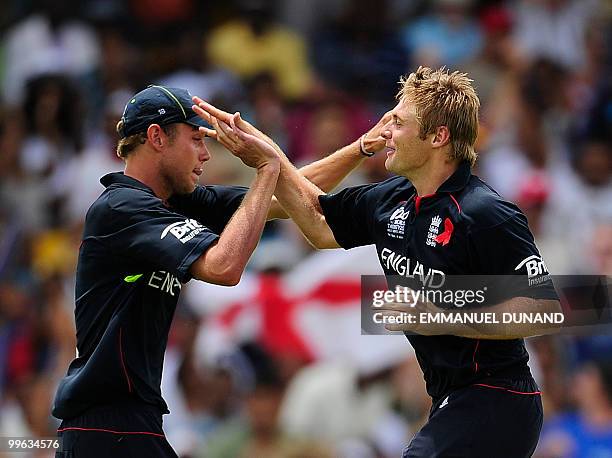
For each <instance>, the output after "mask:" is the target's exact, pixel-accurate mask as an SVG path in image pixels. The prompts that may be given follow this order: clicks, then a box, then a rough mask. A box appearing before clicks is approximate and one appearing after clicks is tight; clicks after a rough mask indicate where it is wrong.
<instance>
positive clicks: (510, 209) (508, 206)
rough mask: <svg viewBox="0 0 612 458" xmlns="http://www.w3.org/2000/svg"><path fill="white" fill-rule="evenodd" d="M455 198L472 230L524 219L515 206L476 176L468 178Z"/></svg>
mask: <svg viewBox="0 0 612 458" xmlns="http://www.w3.org/2000/svg"><path fill="white" fill-rule="evenodd" d="M457 197H458V202H459V205H460V206H461V212H462V214H463V216H464V218H466V219H467V220H468V221H469V223H470V225H471V226H472V229H473V230H480V229H486V228H490V227H494V226H497V225H499V224H503V223H505V222H508V221H512V220H514V219H517V218H518V219H523V218H524V215H523V213H522V212H521V210H520V209H519V208H518V207H517V206H516V204H514V203H513V202H510V201H509V200H506V199H504V198H503V197H502V196H500V195H499V193H498V192H497V191H495V189H493V188H492V187H491V186H489V185H488V184H487V183H486V182H485V181H483V180H482V179H480V178H479V177H477V176H476V175H472V176H471V177H470V180H469V182H468V184H467V186H466V187H465V188H464V189H463V190H462V192H461V193H460V194H459V195H458V196H457Z"/></svg>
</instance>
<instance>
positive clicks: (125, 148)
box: [116, 120, 176, 159]
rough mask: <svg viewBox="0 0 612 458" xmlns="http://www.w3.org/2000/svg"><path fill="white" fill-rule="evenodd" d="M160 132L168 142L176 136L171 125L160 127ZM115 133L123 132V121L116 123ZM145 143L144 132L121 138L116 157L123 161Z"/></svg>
mask: <svg viewBox="0 0 612 458" xmlns="http://www.w3.org/2000/svg"><path fill="white" fill-rule="evenodd" d="M160 127H161V128H162V130H163V131H164V132H165V133H166V135H168V136H169V137H170V141H171V142H172V141H173V140H174V137H175V135H176V129H175V126H174V125H173V124H169V125H167V126H160ZM116 129H117V133H120V132H121V131H122V130H123V121H122V120H120V121H119V122H118V123H117V127H116ZM146 141H147V133H146V132H138V133H137V134H133V135H130V136H128V137H125V138H121V139H120V140H119V142H118V143H117V156H119V157H120V158H121V159H125V158H126V157H128V154H130V153H131V152H132V151H134V150H135V149H136V148H138V147H139V146H140V145H144V143H145V142H146Z"/></svg>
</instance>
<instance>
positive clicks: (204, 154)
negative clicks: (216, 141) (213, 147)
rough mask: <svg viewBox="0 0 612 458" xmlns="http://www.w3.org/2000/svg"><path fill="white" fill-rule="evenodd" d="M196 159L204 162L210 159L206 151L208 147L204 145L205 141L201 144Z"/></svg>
mask: <svg viewBox="0 0 612 458" xmlns="http://www.w3.org/2000/svg"><path fill="white" fill-rule="evenodd" d="M198 159H199V160H200V162H206V161H207V160H209V159H210V152H209V151H208V148H207V147H206V143H204V144H203V146H202V149H201V150H200V154H199V156H198Z"/></svg>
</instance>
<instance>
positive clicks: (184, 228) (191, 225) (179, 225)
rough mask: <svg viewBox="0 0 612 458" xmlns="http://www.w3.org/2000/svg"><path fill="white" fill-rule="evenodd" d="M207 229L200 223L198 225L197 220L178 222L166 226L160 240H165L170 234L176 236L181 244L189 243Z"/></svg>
mask: <svg viewBox="0 0 612 458" xmlns="http://www.w3.org/2000/svg"><path fill="white" fill-rule="evenodd" d="M204 229H205V227H204V226H202V225H201V224H200V223H198V222H197V221H196V220H195V219H186V220H184V221H177V222H176V223H172V224H170V225H169V226H166V228H165V229H164V231H163V232H162V234H161V237H160V239H163V238H164V237H166V235H168V233H170V234H172V235H173V236H175V237H176V238H177V239H179V240H180V241H181V243H186V242H189V241H190V240H191V239H192V238H194V237H195V236H196V235H198V234H199V233H200V232H202V231H203V230H204Z"/></svg>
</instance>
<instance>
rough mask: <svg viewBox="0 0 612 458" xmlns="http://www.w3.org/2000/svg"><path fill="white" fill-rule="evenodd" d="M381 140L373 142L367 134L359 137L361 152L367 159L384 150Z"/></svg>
mask: <svg viewBox="0 0 612 458" xmlns="http://www.w3.org/2000/svg"><path fill="white" fill-rule="evenodd" d="M379 143H380V140H379V139H375V140H371V139H369V138H368V134H367V132H366V133H365V134H363V135H362V136H361V137H359V152H360V153H361V154H362V155H363V156H366V157H372V156H374V155H375V154H376V153H377V152H378V151H380V150H381V149H383V147H384V145H383V146H381V145H380V144H379Z"/></svg>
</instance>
